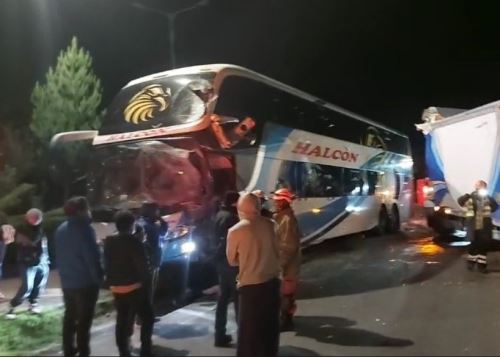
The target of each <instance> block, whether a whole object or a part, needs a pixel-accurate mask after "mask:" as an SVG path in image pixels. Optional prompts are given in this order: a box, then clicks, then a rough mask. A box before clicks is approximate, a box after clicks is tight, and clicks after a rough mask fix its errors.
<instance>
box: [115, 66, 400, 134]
mask: <svg viewBox="0 0 500 357" xmlns="http://www.w3.org/2000/svg"><path fill="white" fill-rule="evenodd" d="M204 72H212V73H217V75H223V76H224V75H231V74H232V75H239V76H242V77H247V78H250V79H253V80H257V81H260V82H264V83H266V84H268V85H270V86H273V87H276V88H279V89H281V90H284V91H286V92H288V93H291V94H293V95H296V96H298V97H301V98H303V99H306V100H308V101H310V102H313V103H315V104H318V105H321V106H323V107H325V108H328V109H330V110H334V111H336V112H338V113H341V114H344V115H346V116H349V117H351V118H353V119H356V120H359V121H362V122H365V123H367V124H370V125H373V126H375V127H378V128H380V129H384V130H386V131H389V132H391V133H393V134H396V135H399V136H402V137H405V138H407V137H408V136H407V135H405V134H403V133H401V132H400V131H397V130H395V129H392V128H389V127H387V126H385V125H383V124H380V123H377V122H375V121H373V120H370V119H368V118H365V117H363V116H361V115H358V114H356V113H353V112H351V111H349V110H347V109H344V108H342V107H339V106H337V105H335V104H331V103H328V102H326V101H324V100H322V99H320V98H317V97H315V96H313V95H311V94H308V93H306V92H303V91H301V90H299V89H297V88H294V87H291V86H289V85H287V84H284V83H281V82H279V81H277V80H275V79H272V78H269V77H267V76H264V75H262V74H260V73H257V72H254V71H252V70H249V69H247V68H244V67H241V66H236V65H232V64H209V65H201V66H192V67H184V68H179V69H172V70H169V71H164V72H159V73H155V74H151V75H148V76H144V77H141V78H137V79H134V80H132V81H130V82H129V83H128V84H127V85H126V86H125V87H124V88H127V87H130V86H133V85H136V84H139V83H144V82H148V81H151V80H154V79H158V78H163V77H170V76H178V75H188V74H199V73H204Z"/></svg>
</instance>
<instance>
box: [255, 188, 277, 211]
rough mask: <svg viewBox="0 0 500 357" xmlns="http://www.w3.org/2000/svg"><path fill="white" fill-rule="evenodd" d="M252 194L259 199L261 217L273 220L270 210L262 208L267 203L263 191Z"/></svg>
mask: <svg viewBox="0 0 500 357" xmlns="http://www.w3.org/2000/svg"><path fill="white" fill-rule="evenodd" d="M252 193H253V194H254V195H255V196H257V197H258V198H259V199H260V205H261V207H262V208H261V210H260V214H261V216H262V217H266V218H273V213H272V212H271V211H270V210H268V209H267V208H266V207H264V205H265V204H266V203H267V200H268V198H267V196H266V194H265V193H264V191H262V190H255V191H253V192H252Z"/></svg>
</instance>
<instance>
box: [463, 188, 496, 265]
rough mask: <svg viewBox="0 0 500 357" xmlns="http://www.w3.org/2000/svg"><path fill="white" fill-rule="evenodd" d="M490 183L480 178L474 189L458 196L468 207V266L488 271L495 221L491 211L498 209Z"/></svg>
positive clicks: (464, 205)
mask: <svg viewBox="0 0 500 357" xmlns="http://www.w3.org/2000/svg"><path fill="white" fill-rule="evenodd" d="M487 188H488V185H487V183H486V182H485V181H483V180H479V181H477V182H476V183H475V185H474V191H473V192H472V193H470V194H469V193H467V194H465V195H463V196H460V197H459V198H458V204H459V205H460V206H462V207H465V208H466V213H465V215H466V225H467V236H468V238H469V240H470V242H471V243H470V245H469V254H468V256H467V268H468V269H469V270H471V271H472V270H474V268H475V267H476V265H477V268H478V270H479V271H480V272H482V273H487V260H486V256H487V254H488V249H489V245H490V242H491V240H492V230H493V223H492V220H491V213H492V212H495V211H496V210H497V209H498V203H497V202H496V201H495V199H494V198H493V197H491V196H489V195H488V191H487Z"/></svg>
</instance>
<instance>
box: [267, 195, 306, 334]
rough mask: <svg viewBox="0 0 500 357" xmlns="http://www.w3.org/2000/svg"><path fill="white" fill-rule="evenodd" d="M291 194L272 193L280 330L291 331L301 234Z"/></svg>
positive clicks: (294, 309) (295, 308)
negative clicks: (279, 281) (279, 278)
mask: <svg viewBox="0 0 500 357" xmlns="http://www.w3.org/2000/svg"><path fill="white" fill-rule="evenodd" d="M293 198H294V196H293V194H292V193H291V192H290V191H289V190H288V189H286V188H281V189H279V190H277V191H276V192H274V195H273V201H274V205H275V209H276V211H275V212H276V213H275V214H274V217H273V218H274V220H275V221H276V223H277V233H278V239H279V241H280V263H281V271H282V279H283V280H282V286H281V295H282V297H281V329H282V331H286V330H290V329H293V315H294V314H295V311H296V310H297V305H296V304H295V293H296V291H297V284H298V280H299V271H300V261H301V254H300V238H301V233H300V230H299V225H298V223H297V218H296V217H295V214H294V212H293V210H292V207H291V203H292V201H293Z"/></svg>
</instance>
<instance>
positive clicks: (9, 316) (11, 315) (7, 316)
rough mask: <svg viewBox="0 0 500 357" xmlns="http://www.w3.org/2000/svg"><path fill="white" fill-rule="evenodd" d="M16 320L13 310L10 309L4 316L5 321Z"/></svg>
mask: <svg viewBox="0 0 500 357" xmlns="http://www.w3.org/2000/svg"><path fill="white" fill-rule="evenodd" d="M16 318H17V315H16V311H15V310H14V308H13V307H12V308H10V309H9V311H7V313H6V314H5V319H6V320H15V319H16Z"/></svg>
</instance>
